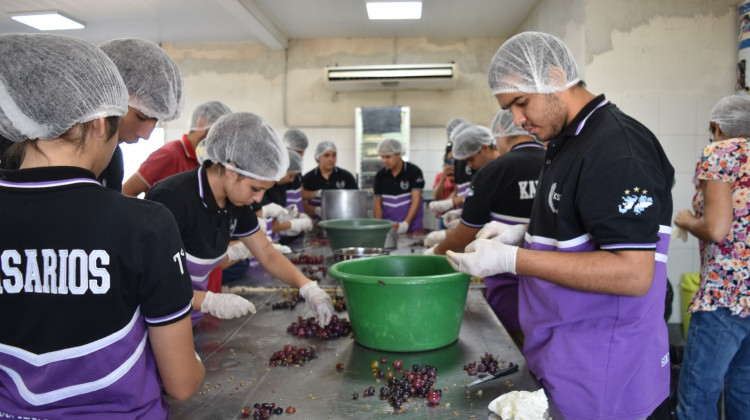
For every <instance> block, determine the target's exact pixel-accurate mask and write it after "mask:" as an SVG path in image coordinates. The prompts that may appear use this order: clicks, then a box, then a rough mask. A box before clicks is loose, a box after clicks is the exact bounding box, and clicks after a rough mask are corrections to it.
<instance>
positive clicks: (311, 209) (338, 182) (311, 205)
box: [302, 141, 357, 217]
mask: <svg viewBox="0 0 750 420" xmlns="http://www.w3.org/2000/svg"><path fill="white" fill-rule="evenodd" d="M315 161H316V162H318V167H317V168H315V169H313V170H312V171H310V172H308V173H306V174H305V176H303V177H302V204H303V205H304V207H305V213H307V214H308V215H310V216H313V215H315V216H318V217H320V194H321V192H322V191H323V190H334V189H338V190H356V189H357V181H356V180H355V179H354V175H352V174H351V172H349V171H347V170H345V169H341V168H339V167H338V166H336V145H335V144H333V142H332V141H323V142H320V143H318V147H316V148H315Z"/></svg>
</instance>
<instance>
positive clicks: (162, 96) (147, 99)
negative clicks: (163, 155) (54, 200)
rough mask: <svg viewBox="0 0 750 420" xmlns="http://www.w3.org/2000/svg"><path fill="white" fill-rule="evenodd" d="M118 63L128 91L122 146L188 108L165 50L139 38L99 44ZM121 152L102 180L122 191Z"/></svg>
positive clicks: (123, 121) (102, 175)
mask: <svg viewBox="0 0 750 420" xmlns="http://www.w3.org/2000/svg"><path fill="white" fill-rule="evenodd" d="M99 48H101V49H102V51H104V53H105V54H107V56H109V58H110V59H112V61H113V62H114V63H115V65H116V66H117V70H119V72H120V75H121V76H122V80H123V81H124V82H125V87H126V88H127V89H128V113H127V115H125V116H124V117H123V118H122V122H121V123H120V134H119V143H137V142H138V140H140V139H148V138H149V137H150V136H151V132H152V131H153V130H154V127H155V126H156V123H157V122H159V121H172V120H174V119H177V118H178V117H179V116H180V113H181V112H182V109H183V108H184V107H185V96H184V90H183V86H182V75H181V74H180V69H178V68H177V64H176V63H175V62H174V61H173V60H172V59H171V58H170V57H169V55H167V53H166V51H164V50H163V49H161V47H159V46H158V45H156V44H154V43H153V42H151V41H147V40H145V39H139V38H125V39H113V40H111V41H107V42H104V43H102V44H100V45H99ZM123 176H124V168H123V160H122V150H120V147H119V146H118V147H117V148H116V149H115V152H114V154H113V155H112V160H111V161H110V163H109V165H107V168H106V169H105V170H104V171H103V172H102V173H101V175H99V180H100V181H101V182H102V184H103V185H104V186H105V187H107V188H112V189H113V190H115V191H122V178H123Z"/></svg>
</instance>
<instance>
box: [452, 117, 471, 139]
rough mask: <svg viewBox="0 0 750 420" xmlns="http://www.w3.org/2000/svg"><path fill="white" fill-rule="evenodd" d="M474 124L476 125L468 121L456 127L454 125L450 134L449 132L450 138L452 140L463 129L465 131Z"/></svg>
mask: <svg viewBox="0 0 750 420" xmlns="http://www.w3.org/2000/svg"><path fill="white" fill-rule="evenodd" d="M472 125H474V124H472V123H470V122H468V121H467V122H463V123H460V124H458V125H456V126H455V127H453V130H451V132H450V134H448V140H450V141H451V142H452V141H453V139H455V138H456V135H457V134H458V133H460V132H461V131H463V130H464V129H466V128H469V127H471V126H472Z"/></svg>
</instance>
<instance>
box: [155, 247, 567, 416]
mask: <svg viewBox="0 0 750 420" xmlns="http://www.w3.org/2000/svg"><path fill="white" fill-rule="evenodd" d="M415 241H416V239H413V238H400V240H399V247H398V248H397V250H396V251H395V252H393V253H394V254H403V253H411V249H412V248H415V253H416V252H421V250H422V249H424V248H422V247H416V246H415V247H411V246H409V245H410V244H412V243H414V242H415ZM293 249H295V247H294V246H293ZM296 249H301V248H300V246H297V248H296ZM303 252H304V253H305V254H308V255H324V256H325V257H326V261H325V264H331V263H332V262H333V261H332V256H331V252H330V250H329V249H328V248H327V247H323V246H319V245H318V246H307V247H304V251H303ZM320 283H321V286H322V287H336V286H338V281H336V280H334V279H332V278H330V277H326V278H324V279H322V280H321V282H320ZM282 285H283V283H281V282H280V281H279V280H277V279H273V278H271V277H270V276H269V275H268V274H267V273H265V271H264V270H263V269H262V268H259V267H254V268H251V269H249V270H248V273H247V276H246V278H245V279H242V280H241V281H239V282H236V283H232V286H234V288H233V289H234V290H235V291H236V292H239V293H240V294H242V295H243V296H245V297H247V298H248V299H250V300H252V301H253V303H254V304H255V306H256V308H257V309H258V312H257V313H256V314H254V315H252V316H249V317H243V318H239V319H234V320H220V319H217V318H214V317H212V316H206V317H205V318H204V319H203V320H202V321H201V322H200V323H199V324H198V325H197V326H196V329H195V330H194V331H195V344H196V350H197V351H198V354H200V356H201V358H202V359H203V362H204V364H205V366H206V379H205V381H204V384H203V386H202V387H201V389H200V390H199V392H198V394H197V395H196V396H194V397H193V398H191V399H190V400H188V401H184V402H179V401H174V400H170V401H169V403H170V406H171V416H172V418H173V419H177V420H180V419H235V418H242V416H241V410H242V408H243V407H250V408H252V407H253V404H255V403H262V402H275V403H276V404H277V405H278V406H282V407H284V408H286V407H288V406H293V407H295V408H296V413H295V414H293V415H288V414H283V416H278V417H277V416H275V415H272V416H271V419H274V418H279V419H281V418H296V419H327V418H330V419H363V418H368V419H369V418H374V419H378V418H391V416H392V415H393V411H394V410H393V408H392V407H391V406H390V405H389V404H388V402H387V401H381V400H380V398H379V397H378V392H377V391H378V390H379V389H380V387H382V386H386V385H387V381H386V380H385V379H377V378H375V377H374V376H373V375H372V373H371V368H370V362H371V361H372V360H380V359H381V358H382V357H385V358H387V359H388V363H389V364H390V363H391V362H392V361H394V360H397V359H400V360H402V361H403V362H404V366H409V367H410V366H412V365H413V364H418V365H420V366H421V365H425V364H428V365H433V366H436V367H437V381H436V383H435V386H436V387H439V388H441V389H443V397H442V401H441V404H440V406H436V407H428V406H427V401H426V399H424V398H418V397H412V398H411V400H410V401H408V402H404V404H403V406H402V411H401V412H400V413H399V414H398V415H399V418H404V419H412V418H420V419H421V418H428V419H444V418H489V419H499V417H498V416H496V415H494V414H492V413H491V412H490V411H489V410H488V409H487V405H488V404H489V402H490V401H492V400H493V399H495V398H497V397H498V396H499V395H501V394H503V393H505V392H508V391H511V390H526V391H533V390H537V389H539V388H540V386H539V384H538V382H537V381H536V380H535V379H534V378H533V377H532V375H531V374H530V373H529V371H528V368H527V367H526V362H525V360H524V358H523V356H522V354H521V352H520V351H519V350H518V348H517V347H516V346H515V344H514V343H513V340H512V339H511V337H510V336H509V335H508V333H507V331H506V330H505V328H504V327H503V326H502V324H501V323H500V322H499V321H498V320H497V317H496V316H495V315H494V313H493V312H492V310H491V309H490V307H489V306H488V305H487V302H486V300H485V299H484V297H483V294H482V290H481V289H480V288H478V287H471V288H470V290H469V294H468V298H467V301H466V308H465V310H464V317H463V322H462V324H461V332H460V334H459V338H458V340H457V341H456V342H455V343H453V344H451V345H449V346H447V347H444V348H442V349H437V350H433V351H427V352H416V353H392V352H383V351H378V350H372V349H368V348H365V347H363V346H361V345H359V344H357V343H356V342H355V341H354V340H353V339H352V338H349V337H346V338H341V339H338V340H328V341H322V340H319V339H317V338H316V339H300V338H297V337H296V336H293V335H291V334H289V333H287V331H286V328H287V326H289V325H290V324H291V323H292V322H296V321H297V317H298V316H303V317H307V316H312V313H311V312H310V310H309V309H308V308H307V305H305V304H304V303H300V304H298V305H297V306H296V308H295V309H294V310H289V309H285V310H272V309H271V304H272V303H273V302H277V301H280V300H283V299H285V297H284V294H285V293H286V292H287V291H288V289H285V288H283V287H281V286H282ZM338 315H339V317H342V318H348V317H347V315H346V313H339V314H338ZM285 344H292V345H294V346H297V347H300V346H309V345H313V346H315V348H316V351H317V358H316V359H313V360H310V361H308V362H307V363H306V364H305V365H303V366H301V367H269V366H268V362H269V358H270V356H271V354H272V353H273V352H275V351H279V350H282V348H283V347H284V345H285ZM485 352H488V353H491V354H492V355H494V356H495V357H496V358H498V359H499V360H505V361H509V362H513V363H516V364H518V365H519V371H518V372H516V373H514V374H511V375H508V376H505V377H502V378H499V379H495V380H492V381H488V382H485V383H482V384H480V385H477V386H474V387H471V388H466V387H465V385H466V384H467V383H469V382H471V381H473V380H474V379H476V378H477V377H476V376H474V377H471V376H468V375H467V374H466V372H464V370H463V366H464V364H466V363H469V362H472V361H479V358H480V356H482V355H484V353H485ZM338 363H342V364H343V365H344V369H343V371H341V372H339V371H337V369H336V365H337V364H338ZM397 376H400V375H397ZM371 385H374V386H375V388H376V394H375V396H373V397H363V391H364V389H366V388H367V387H369V386H371ZM354 392H357V393H359V399H357V400H353V399H352V393H354ZM550 415H551V418H553V419H558V418H562V416H560V414H559V412H558V411H557V409H556V408H555V407H554V406H553V405H552V404H550Z"/></svg>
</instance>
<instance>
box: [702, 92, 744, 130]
mask: <svg viewBox="0 0 750 420" xmlns="http://www.w3.org/2000/svg"><path fill="white" fill-rule="evenodd" d="M710 121H712V122H715V123H716V124H718V125H719V128H721V132H722V133H724V134H725V135H727V136H729V137H750V100H748V98H747V97H746V96H739V95H729V96H725V97H723V98H721V99H719V101H718V102H716V105H714V107H713V109H712V110H711V114H710Z"/></svg>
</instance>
